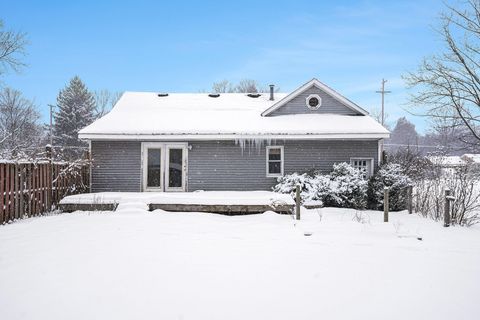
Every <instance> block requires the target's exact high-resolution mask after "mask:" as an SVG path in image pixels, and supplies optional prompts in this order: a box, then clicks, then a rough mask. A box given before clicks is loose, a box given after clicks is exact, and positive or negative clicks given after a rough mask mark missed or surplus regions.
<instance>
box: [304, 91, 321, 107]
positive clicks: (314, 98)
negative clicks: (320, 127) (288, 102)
mask: <svg viewBox="0 0 480 320" xmlns="http://www.w3.org/2000/svg"><path fill="white" fill-rule="evenodd" d="M305 102H306V105H307V107H308V108H309V109H310V110H317V109H318V108H320V106H321V105H322V98H320V96H319V95H318V94H311V95H309V96H308V97H307V99H305Z"/></svg>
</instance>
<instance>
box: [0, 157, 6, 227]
mask: <svg viewBox="0 0 480 320" xmlns="http://www.w3.org/2000/svg"><path fill="white" fill-rule="evenodd" d="M6 166H7V164H6V163H0V225H1V224H3V223H4V222H5V209H4V207H3V205H4V203H5V194H4V186H5V167H6Z"/></svg>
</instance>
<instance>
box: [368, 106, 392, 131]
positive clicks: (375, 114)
mask: <svg viewBox="0 0 480 320" xmlns="http://www.w3.org/2000/svg"><path fill="white" fill-rule="evenodd" d="M370 116H371V117H372V118H373V119H375V120H376V121H377V122H378V123H382V110H381V109H380V108H373V109H372V110H370ZM389 118H390V115H389V114H388V113H387V112H384V114H383V119H384V122H385V123H384V126H385V128H387V129H388V130H390V129H391V126H390V124H389V122H390V120H389Z"/></svg>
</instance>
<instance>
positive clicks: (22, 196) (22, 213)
mask: <svg viewBox="0 0 480 320" xmlns="http://www.w3.org/2000/svg"><path fill="white" fill-rule="evenodd" d="M24 167H25V166H24V165H23V164H19V168H20V172H19V173H20V185H19V187H18V192H19V194H20V198H19V199H20V218H22V219H23V218H24V217H25V193H24V192H25V173H24Z"/></svg>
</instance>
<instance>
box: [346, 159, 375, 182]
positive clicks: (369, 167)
mask: <svg viewBox="0 0 480 320" xmlns="http://www.w3.org/2000/svg"><path fill="white" fill-rule="evenodd" d="M350 165H351V166H352V167H354V168H356V169H358V170H361V171H363V172H364V173H365V177H366V178H368V177H370V176H371V175H372V174H373V158H351V159H350Z"/></svg>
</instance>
